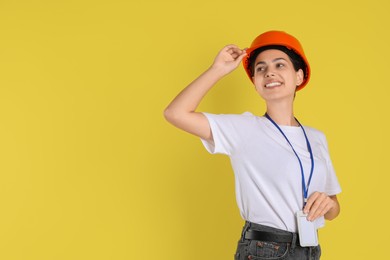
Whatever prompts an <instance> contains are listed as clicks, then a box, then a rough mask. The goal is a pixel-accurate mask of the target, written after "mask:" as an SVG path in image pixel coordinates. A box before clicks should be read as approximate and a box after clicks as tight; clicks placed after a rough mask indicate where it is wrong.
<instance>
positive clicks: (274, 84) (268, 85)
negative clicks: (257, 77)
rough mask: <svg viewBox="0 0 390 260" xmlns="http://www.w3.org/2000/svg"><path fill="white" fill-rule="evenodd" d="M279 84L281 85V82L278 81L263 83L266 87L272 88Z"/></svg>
mask: <svg viewBox="0 0 390 260" xmlns="http://www.w3.org/2000/svg"><path fill="white" fill-rule="evenodd" d="M281 85H282V83H280V82H271V83H268V84H265V87H266V88H273V87H279V86H281Z"/></svg>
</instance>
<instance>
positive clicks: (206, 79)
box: [165, 31, 341, 260]
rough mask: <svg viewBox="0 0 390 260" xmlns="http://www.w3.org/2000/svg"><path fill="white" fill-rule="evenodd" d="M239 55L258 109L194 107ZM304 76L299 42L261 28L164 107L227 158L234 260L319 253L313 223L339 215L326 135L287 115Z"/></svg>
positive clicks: (173, 119)
mask: <svg viewBox="0 0 390 260" xmlns="http://www.w3.org/2000/svg"><path fill="white" fill-rule="evenodd" d="M241 61H243V65H244V69H245V71H246V72H247V74H248V76H249V78H250V80H251V81H252V82H253V84H254V86H255V89H256V92H257V93H258V94H259V95H260V96H261V97H262V98H263V99H264V101H265V103H266V113H265V115H264V116H256V115H253V114H251V113H249V112H246V113H244V114H241V115H215V114H209V113H200V112H196V108H197V107H198V105H199V103H200V102H201V100H202V99H203V97H204V96H205V95H206V93H207V92H208V91H209V90H210V89H211V88H212V87H213V86H214V85H215V83H216V82H217V81H219V80H220V79H221V78H222V77H224V76H226V75H227V74H229V73H230V72H232V71H233V70H235V69H236V68H237V67H238V65H239V64H240V63H241ZM309 78H310V66H309V63H308V61H307V59H306V56H305V54H304V52H303V49H302V46H301V45H300V43H299V41H298V40H297V39H296V38H294V37H293V36H291V35H289V34H287V33H285V32H281V31H269V32H265V33H263V34H261V35H259V36H258V37H257V38H256V39H255V40H254V41H253V42H252V45H251V47H250V48H249V49H240V48H238V47H237V46H235V45H228V46H226V47H224V48H223V49H222V50H221V51H220V52H219V53H218V55H217V57H216V58H215V60H214V62H213V64H212V65H211V67H210V68H209V69H207V70H206V71H205V72H204V73H203V74H202V75H200V76H199V77H198V78H197V79H195V80H194V81H193V82H192V83H191V84H190V85H189V86H187V87H186V88H185V89H184V90H183V91H182V92H181V93H180V94H179V95H178V96H177V97H176V98H175V99H174V100H173V101H172V102H171V103H170V104H169V106H168V107H167V108H166V110H165V117H166V119H167V120H168V121H169V122H170V123H172V124H173V125H174V126H176V127H178V128H180V129H182V130H184V131H187V132H189V133H191V134H194V135H196V136H198V137H200V138H201V139H202V142H203V144H204V146H205V147H206V149H207V150H208V151H209V152H210V153H222V154H226V155H228V156H229V157H230V160H231V163H232V167H233V170H234V173H235V187H236V199H237V204H238V207H239V209H240V213H241V216H242V217H243V218H244V220H245V221H246V223H245V225H244V228H243V231H242V235H241V239H240V240H239V242H238V248H237V252H236V255H235V259H237V260H238V259H240V260H243V259H300V260H302V259H319V257H320V255H321V250H320V246H319V245H318V243H317V238H316V235H317V228H319V227H322V226H323V225H324V219H328V220H332V219H334V218H335V217H337V215H338V214H339V211H340V206H339V203H338V201H337V196H336V195H337V194H338V193H340V192H341V188H340V185H339V183H338V180H337V177H336V175H335V172H334V169H333V166H332V163H331V160H330V156H329V153H328V148H327V142H326V138H325V136H324V135H323V133H321V132H320V131H318V130H316V129H314V128H311V127H307V126H305V127H303V126H302V125H301V124H300V123H299V121H298V120H297V119H296V118H295V117H294V112H293V107H294V106H293V105H294V99H295V93H296V91H298V90H301V89H302V88H303V87H305V86H306V84H307V83H308V81H309ZM303 226H304V227H303Z"/></svg>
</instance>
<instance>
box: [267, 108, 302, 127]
mask: <svg viewBox="0 0 390 260" xmlns="http://www.w3.org/2000/svg"><path fill="white" fill-rule="evenodd" d="M267 114H268V115H269V116H270V117H271V118H272V120H274V121H275V123H277V124H278V125H285V126H299V124H298V122H297V121H296V120H295V117H294V112H293V106H292V103H291V104H286V103H277V104H275V103H267Z"/></svg>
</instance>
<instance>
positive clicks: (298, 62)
mask: <svg viewBox="0 0 390 260" xmlns="http://www.w3.org/2000/svg"><path fill="white" fill-rule="evenodd" d="M270 49H276V50H280V51H282V52H284V53H286V54H287V56H288V57H289V58H290V60H291V63H292V64H293V66H294V69H295V71H298V70H299V69H302V71H303V74H304V78H307V71H306V63H305V62H304V61H303V59H302V58H301V56H300V55H299V54H297V53H296V52H295V51H293V50H292V49H289V48H287V47H285V46H282V45H268V46H263V47H260V48H258V49H256V50H254V51H253V52H252V53H251V55H250V57H249V58H248V66H249V71H250V73H251V77H253V76H254V63H255V61H256V58H257V56H258V55H259V54H260V53H261V52H263V51H265V50H270Z"/></svg>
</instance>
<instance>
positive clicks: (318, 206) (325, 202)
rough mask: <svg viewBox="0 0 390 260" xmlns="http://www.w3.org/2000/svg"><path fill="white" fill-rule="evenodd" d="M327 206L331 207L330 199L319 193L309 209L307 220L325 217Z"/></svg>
mask: <svg viewBox="0 0 390 260" xmlns="http://www.w3.org/2000/svg"><path fill="white" fill-rule="evenodd" d="M329 205H331V199H330V198H329V197H328V195H326V194H325V193H321V194H320V196H318V197H317V200H316V201H315V202H314V204H313V206H312V207H311V209H310V212H309V215H308V217H307V219H308V220H310V221H313V220H314V219H316V218H318V217H320V216H323V215H325V213H326V212H327V211H328V210H329V209H328V208H329Z"/></svg>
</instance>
